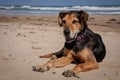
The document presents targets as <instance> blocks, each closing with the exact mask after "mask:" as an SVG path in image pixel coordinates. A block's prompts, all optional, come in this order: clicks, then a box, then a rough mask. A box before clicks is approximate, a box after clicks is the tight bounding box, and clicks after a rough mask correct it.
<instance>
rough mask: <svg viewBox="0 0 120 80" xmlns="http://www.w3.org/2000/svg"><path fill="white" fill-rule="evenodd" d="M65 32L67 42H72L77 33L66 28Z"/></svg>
mask: <svg viewBox="0 0 120 80" xmlns="http://www.w3.org/2000/svg"><path fill="white" fill-rule="evenodd" d="M63 34H64V36H65V40H66V42H68V43H70V42H72V41H74V40H75V38H76V36H77V33H76V32H71V31H70V30H69V29H65V30H64V31H63Z"/></svg>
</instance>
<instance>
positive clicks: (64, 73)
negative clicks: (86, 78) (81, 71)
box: [62, 70, 76, 77]
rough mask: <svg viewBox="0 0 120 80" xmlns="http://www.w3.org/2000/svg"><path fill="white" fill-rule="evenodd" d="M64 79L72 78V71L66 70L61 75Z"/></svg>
mask: <svg viewBox="0 0 120 80" xmlns="http://www.w3.org/2000/svg"><path fill="white" fill-rule="evenodd" d="M62 74H63V75H64V76H65V77H73V76H75V75H76V74H75V73H74V72H73V71H70V70H67V71H64V72H63V73H62Z"/></svg>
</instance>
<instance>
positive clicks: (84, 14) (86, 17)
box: [79, 10, 89, 22]
mask: <svg viewBox="0 0 120 80" xmlns="http://www.w3.org/2000/svg"><path fill="white" fill-rule="evenodd" d="M79 14H80V15H81V17H82V19H83V20H84V22H87V21H88V17H89V15H88V13H86V12H84V11H82V10H81V11H80V12H79Z"/></svg>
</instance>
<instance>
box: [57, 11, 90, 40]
mask: <svg viewBox="0 0 120 80" xmlns="http://www.w3.org/2000/svg"><path fill="white" fill-rule="evenodd" d="M87 20H88V14H87V13H86V12H84V11H68V12H60V13H59V17H58V23H59V25H60V26H62V27H63V29H64V30H63V34H64V36H65V39H66V41H71V40H74V39H76V37H77V35H78V33H80V32H82V31H83V30H85V28H87Z"/></svg>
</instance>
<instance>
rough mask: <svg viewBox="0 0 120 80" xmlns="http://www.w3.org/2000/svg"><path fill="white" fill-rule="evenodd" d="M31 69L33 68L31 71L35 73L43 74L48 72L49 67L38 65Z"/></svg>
mask: <svg viewBox="0 0 120 80" xmlns="http://www.w3.org/2000/svg"><path fill="white" fill-rule="evenodd" d="M32 68H33V71H36V72H45V71H48V70H50V67H49V66H44V67H40V66H38V65H35V66H33V67H32Z"/></svg>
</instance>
